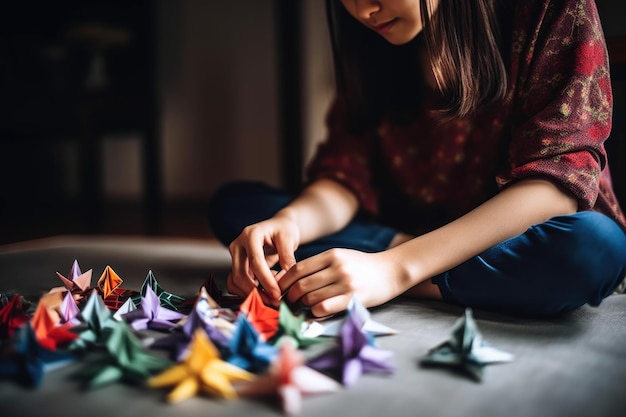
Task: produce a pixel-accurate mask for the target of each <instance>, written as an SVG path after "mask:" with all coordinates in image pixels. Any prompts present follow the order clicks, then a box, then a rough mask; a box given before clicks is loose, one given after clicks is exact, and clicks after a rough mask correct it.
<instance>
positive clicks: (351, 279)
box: [279, 179, 577, 317]
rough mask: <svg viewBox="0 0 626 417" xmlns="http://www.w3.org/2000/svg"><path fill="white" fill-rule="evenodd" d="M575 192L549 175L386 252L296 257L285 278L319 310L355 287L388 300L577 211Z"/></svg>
mask: <svg viewBox="0 0 626 417" xmlns="http://www.w3.org/2000/svg"><path fill="white" fill-rule="evenodd" d="M576 209H577V203H576V200H575V199H574V198H572V197H571V196H570V195H569V194H567V193H566V192H564V191H563V190H561V189H560V188H559V187H557V186H556V185H554V184H553V183H552V182H550V181H548V180H545V179H526V180H522V181H520V182H518V183H516V184H513V185H511V186H510V187H508V188H506V189H504V190H503V191H501V192H500V193H499V194H497V195H496V196H495V197H493V198H492V199H490V200H489V201H487V202H485V203H484V204H482V205H481V206H479V207H477V208H476V209H474V210H473V211H471V212H469V213H468V214H466V215H464V216H462V217H460V218H459V219H457V220H455V221H452V222H451V223H449V224H447V225H445V226H443V227H441V228H439V229H437V230H434V231H432V232H430V233H427V234H425V235H422V236H419V237H416V238H413V239H411V240H409V241H407V242H405V243H402V244H400V245H398V246H395V247H393V248H390V249H388V250H386V251H383V252H379V253H372V254H369V253H362V252H358V251H353V250H348V249H333V250H330V251H326V252H324V253H322V254H319V255H316V256H313V257H311V258H308V259H305V260H303V261H301V262H298V263H297V264H295V265H293V266H292V267H291V268H290V269H289V270H288V271H287V272H286V273H285V274H284V276H283V277H282V279H281V280H280V281H279V284H280V287H281V289H282V290H283V291H285V290H288V294H287V298H288V300H289V301H291V302H295V301H297V300H301V301H302V302H303V303H304V304H305V305H307V306H310V307H311V309H312V312H313V314H314V315H316V316H319V317H323V316H327V315H329V314H334V313H337V312H339V311H342V310H343V309H345V308H346V306H347V305H348V302H349V301H350V299H351V298H352V296H353V295H357V296H358V298H359V300H360V301H361V302H362V303H363V304H364V305H366V306H367V307H371V306H375V305H379V304H382V303H385V302H387V301H389V300H391V299H392V298H395V297H397V296H398V295H400V294H402V293H405V292H406V291H408V290H409V289H411V288H413V287H415V286H417V285H418V284H420V283H422V282H424V281H426V280H427V279H429V278H432V277H433V276H435V275H437V274H439V273H442V272H444V271H447V270H449V269H451V268H453V267H455V266H457V265H459V264H460V263H462V262H464V261H466V260H467V259H469V258H471V257H473V256H476V255H478V254H479V253H481V252H483V251H484V250H486V249H488V248H490V247H492V246H494V245H495V244H497V243H499V242H502V241H504V240H506V239H508V238H510V237H513V236H515V235H518V234H520V233H522V232H524V231H525V230H526V229H527V228H528V227H530V226H531V225H533V224H537V223H540V222H543V221H545V220H547V219H549V218H551V217H553V216H556V215H562V214H570V213H574V212H575V211H576Z"/></svg>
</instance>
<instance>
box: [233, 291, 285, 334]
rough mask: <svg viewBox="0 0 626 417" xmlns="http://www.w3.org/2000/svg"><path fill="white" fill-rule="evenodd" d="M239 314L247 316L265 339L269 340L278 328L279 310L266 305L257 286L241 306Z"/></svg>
mask: <svg viewBox="0 0 626 417" xmlns="http://www.w3.org/2000/svg"><path fill="white" fill-rule="evenodd" d="M239 314H240V315H241V314H243V315H245V316H246V318H247V319H248V321H249V322H250V324H252V326H253V327H254V328H255V329H256V331H257V332H259V334H260V335H261V337H262V338H263V339H264V340H269V339H270V338H271V337H272V336H273V335H274V333H276V330H277V329H278V315H279V313H278V310H276V309H274V308H272V307H269V306H267V305H265V303H264V302H263V299H262V298H261V294H260V293H259V290H258V289H256V288H254V289H253V290H252V291H250V293H249V294H248V296H247V297H246V299H245V300H244V301H243V303H242V304H241V306H240V307H239Z"/></svg>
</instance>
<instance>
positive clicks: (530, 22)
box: [307, 0, 626, 233]
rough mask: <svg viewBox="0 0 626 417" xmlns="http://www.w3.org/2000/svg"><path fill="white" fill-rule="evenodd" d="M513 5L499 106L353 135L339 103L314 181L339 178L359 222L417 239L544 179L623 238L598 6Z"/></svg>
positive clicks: (589, 2) (530, 1) (535, 0)
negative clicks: (610, 158)
mask: <svg viewBox="0 0 626 417" xmlns="http://www.w3.org/2000/svg"><path fill="white" fill-rule="evenodd" d="M507 1H514V0H507ZM514 3H515V12H514V15H513V21H512V25H511V27H509V28H508V29H509V30H511V32H509V34H508V35H509V37H510V38H511V44H510V60H509V63H508V76H509V90H508V96H507V99H506V100H505V101H504V102H502V103H499V104H498V105H497V106H494V107H492V108H490V109H488V110H486V111H484V112H481V113H479V114H477V115H475V116H473V117H471V118H464V119H460V120H456V121H454V122H449V123H443V124H441V123H439V124H437V123H433V121H434V119H433V117H434V114H433V112H431V111H429V110H430V109H431V107H430V106H429V103H423V107H422V110H423V111H421V112H420V114H418V115H416V118H415V120H413V121H411V123H409V124H402V125H398V124H394V123H391V122H388V121H383V122H382V123H381V125H380V126H379V127H378V128H377V129H376V130H375V131H371V132H367V133H364V134H358V135H355V134H350V133H348V132H347V130H346V129H345V124H344V117H343V113H344V112H343V108H342V100H341V99H340V98H338V99H337V100H335V103H334V104H333V106H332V108H331V110H330V112H329V114H328V118H327V124H328V137H327V138H326V140H325V141H324V142H322V143H321V144H320V146H319V149H318V152H317V154H316V156H315V157H314V158H313V160H312V161H311V163H310V165H309V167H308V171H307V174H308V179H309V180H315V179H318V178H331V179H334V180H336V181H338V182H340V183H342V184H343V185H344V186H346V187H347V188H349V189H350V190H352V191H353V192H354V193H355V194H356V195H357V197H358V199H359V202H360V205H361V209H362V212H363V213H365V214H369V215H371V216H373V217H377V218H378V219H379V220H381V221H383V222H386V223H389V224H392V225H394V226H396V227H398V228H400V229H402V230H405V231H408V232H412V233H422V232H425V231H427V230H429V229H432V228H434V227H438V226H440V225H442V224H444V223H447V222H449V221H451V220H453V219H455V218H457V217H459V216H461V215H463V214H464V213H466V212H467V211H469V210H471V209H472V208H474V207H476V206H478V205H479V204H481V203H482V202H484V201H486V200H488V199H489V198H491V197H492V196H493V195H494V194H496V193H497V192H498V191H499V190H500V189H502V188H503V187H506V186H508V185H510V184H512V183H514V182H515V181H519V180H521V179H524V178H529V177H537V176H539V177H544V178H548V179H550V180H551V181H553V182H555V183H556V184H559V185H560V186H561V187H563V188H564V189H565V190H567V191H569V192H570V193H571V194H572V195H573V196H575V197H576V198H577V200H578V207H579V208H578V209H579V210H580V211H583V210H595V211H598V212H601V213H604V214H606V215H608V216H609V217H611V218H613V219H614V220H615V221H616V222H617V223H618V224H619V225H620V226H621V227H622V228H623V229H624V230H626V219H625V218H624V214H623V212H622V211H621V209H620V207H619V204H618V202H617V199H616V197H615V194H614V192H613V188H612V185H611V177H610V172H609V166H608V163H607V156H606V151H605V148H604V141H605V140H606V138H607V137H608V135H609V133H610V129H611V117H612V93H611V83H610V76H609V67H608V57H607V51H606V44H605V40H604V35H603V32H602V27H601V24H600V21H599V18H598V13H597V9H596V6H595V2H594V1H593V0H560V1H558V0H518V1H514ZM503 33H505V31H504V30H503Z"/></svg>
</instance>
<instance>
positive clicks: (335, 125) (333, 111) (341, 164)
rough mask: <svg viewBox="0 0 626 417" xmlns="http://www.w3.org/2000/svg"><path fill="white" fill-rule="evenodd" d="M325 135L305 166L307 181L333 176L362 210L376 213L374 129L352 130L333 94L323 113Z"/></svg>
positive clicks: (340, 103)
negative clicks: (354, 131)
mask: <svg viewBox="0 0 626 417" xmlns="http://www.w3.org/2000/svg"><path fill="white" fill-rule="evenodd" d="M326 127H327V132H328V133H327V137H326V139H325V140H324V141H323V142H322V143H321V144H320V145H319V146H318V149H317V152H316V153H315V155H314V157H313V159H312V160H311V162H310V163H309V165H308V167H307V172H306V174H307V181H308V182H312V181H315V180H317V179H322V178H325V179H331V180H334V181H336V182H338V183H340V184H341V185H343V186H344V187H346V188H347V189H349V190H350V191H351V192H352V193H354V195H355V196H356V197H357V199H358V201H359V208H360V210H361V211H362V212H365V213H368V214H371V215H376V214H377V213H378V210H379V207H378V196H377V193H376V191H375V187H374V186H373V177H372V155H373V148H374V140H373V133H369V132H366V133H361V134H353V133H350V132H348V130H347V129H346V127H345V107H344V103H343V100H342V99H341V97H339V96H338V97H337V98H335V100H334V102H333V104H332V106H331V107H330V110H329V112H328V114H327V117H326Z"/></svg>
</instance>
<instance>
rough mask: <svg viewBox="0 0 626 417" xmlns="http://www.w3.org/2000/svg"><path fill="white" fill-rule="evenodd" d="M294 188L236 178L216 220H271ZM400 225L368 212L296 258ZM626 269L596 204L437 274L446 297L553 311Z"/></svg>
mask: <svg viewBox="0 0 626 417" xmlns="http://www.w3.org/2000/svg"><path fill="white" fill-rule="evenodd" d="M292 198H293V197H292V196H290V195H288V194H286V193H284V192H282V191H280V190H277V189H275V188H272V187H270V186H267V185H265V184H263V183H259V182H247V181H241V182H234V183H230V184H227V185H225V186H223V187H222V188H220V189H219V190H218V191H217V192H216V193H215V194H214V195H213V197H212V198H211V201H210V203H209V223H210V226H211V229H212V231H213V233H214V234H215V236H216V237H217V238H218V239H219V240H220V241H221V242H222V243H223V244H224V245H228V244H229V243H230V242H232V241H233V240H234V239H235V238H236V237H237V236H238V235H239V234H240V233H241V231H242V230H243V228H244V227H246V226H247V225H250V224H253V223H256V222H259V221H261V220H265V219H267V218H269V217H271V216H272V215H273V214H274V213H276V212H277V211H278V210H280V209H281V208H282V207H284V206H285V205H287V204H288V203H289V202H290V201H291V200H292ZM396 233H397V231H396V230H395V229H393V228H390V227H387V226H384V225H381V224H377V223H374V222H370V221H365V220H362V219H358V218H357V219H355V220H354V221H352V222H351V223H350V224H349V225H348V226H346V227H345V228H344V229H343V230H341V231H339V232H337V233H334V234H332V235H329V236H326V237H323V238H321V239H319V240H317V241H314V242H311V243H308V244H305V245H302V246H301V247H300V248H298V250H297V251H296V253H295V255H296V259H304V258H307V257H309V256H312V255H315V254H318V253H321V252H323V251H325V250H327V249H330V248H350V249H356V250H360V251H364V252H379V251H383V250H385V249H387V248H388V247H389V244H390V242H391V240H392V239H393V237H394V236H395V235H396ZM625 275H626V234H624V231H622V229H621V228H620V227H619V226H618V225H617V223H615V222H614V221H613V220H611V219H610V218H609V217H607V216H605V215H603V214H600V213H597V212H592V211H586V212H579V213H576V214H572V215H567V216H557V217H554V218H552V219H550V220H548V221H546V222H544V223H541V224H537V225H534V226H531V227H530V228H529V229H528V230H527V231H526V232H524V233H522V234H520V235H518V236H515V237H512V238H510V239H508V240H506V241H504V242H502V243H499V244H497V245H495V246H494V247H492V248H489V249H487V250H486V251H484V252H483V253H481V254H480V255H478V256H475V257H473V258H471V259H469V260H467V261H466V262H464V263H462V264H461V265H459V266H457V267H455V268H453V269H451V270H449V271H447V272H445V273H443V274H441V275H438V276H436V277H433V278H432V282H433V283H434V284H436V285H437V286H438V287H439V290H440V291H441V295H442V297H443V299H444V300H445V301H448V302H452V303H456V304H460V305H464V306H469V307H475V308H485V309H491V310H497V311H503V312H509V313H516V314H525V315H553V314H557V313H560V312H563V311H568V310H572V309H575V308H578V307H580V306H582V305H583V304H590V305H593V306H597V305H599V304H600V302H601V301H602V300H603V299H604V298H605V297H607V296H608V295H610V294H611V293H612V292H613V290H614V289H615V287H616V286H617V285H619V283H620V282H621V281H622V279H623V278H624V276H625Z"/></svg>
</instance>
